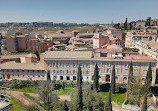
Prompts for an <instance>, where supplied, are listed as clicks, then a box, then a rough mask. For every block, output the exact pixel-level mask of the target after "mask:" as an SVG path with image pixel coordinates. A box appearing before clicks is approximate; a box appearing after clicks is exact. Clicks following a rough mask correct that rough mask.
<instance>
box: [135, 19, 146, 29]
mask: <svg viewBox="0 0 158 111" xmlns="http://www.w3.org/2000/svg"><path fill="white" fill-rule="evenodd" d="M145 24H146V20H138V21H136V25H135V27H136V28H143V27H145Z"/></svg>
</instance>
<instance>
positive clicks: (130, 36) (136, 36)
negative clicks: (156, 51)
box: [125, 32, 157, 48]
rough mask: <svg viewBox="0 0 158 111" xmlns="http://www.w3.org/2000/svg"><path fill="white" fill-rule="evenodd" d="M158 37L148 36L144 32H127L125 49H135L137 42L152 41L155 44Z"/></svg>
mask: <svg viewBox="0 0 158 111" xmlns="http://www.w3.org/2000/svg"><path fill="white" fill-rule="evenodd" d="M156 39H157V35H153V34H148V33H144V32H139V33H137V32H127V34H126V37H125V47H128V48H134V47H135V42H143V41H152V42H155V41H156Z"/></svg>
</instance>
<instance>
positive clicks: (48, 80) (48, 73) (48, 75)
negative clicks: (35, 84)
mask: <svg viewBox="0 0 158 111" xmlns="http://www.w3.org/2000/svg"><path fill="white" fill-rule="evenodd" d="M50 81H51V78H50V71H47V82H50Z"/></svg>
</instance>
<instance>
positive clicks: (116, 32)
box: [103, 29, 122, 40]
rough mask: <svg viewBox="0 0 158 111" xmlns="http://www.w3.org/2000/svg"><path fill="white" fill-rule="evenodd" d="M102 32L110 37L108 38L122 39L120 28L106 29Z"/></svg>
mask: <svg viewBox="0 0 158 111" xmlns="http://www.w3.org/2000/svg"><path fill="white" fill-rule="evenodd" d="M103 34H105V35H107V36H109V37H110V39H111V38H112V39H113V38H119V39H120V40H122V31H121V29H108V30H106V31H104V32H103Z"/></svg>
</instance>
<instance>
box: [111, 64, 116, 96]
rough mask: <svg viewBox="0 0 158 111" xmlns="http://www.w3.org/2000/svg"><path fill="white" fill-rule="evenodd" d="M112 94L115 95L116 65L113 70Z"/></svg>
mask: <svg viewBox="0 0 158 111" xmlns="http://www.w3.org/2000/svg"><path fill="white" fill-rule="evenodd" d="M111 93H112V94H114V93H115V65H113V69H112V77H111Z"/></svg>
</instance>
